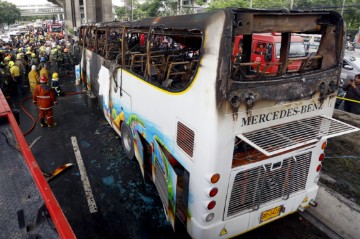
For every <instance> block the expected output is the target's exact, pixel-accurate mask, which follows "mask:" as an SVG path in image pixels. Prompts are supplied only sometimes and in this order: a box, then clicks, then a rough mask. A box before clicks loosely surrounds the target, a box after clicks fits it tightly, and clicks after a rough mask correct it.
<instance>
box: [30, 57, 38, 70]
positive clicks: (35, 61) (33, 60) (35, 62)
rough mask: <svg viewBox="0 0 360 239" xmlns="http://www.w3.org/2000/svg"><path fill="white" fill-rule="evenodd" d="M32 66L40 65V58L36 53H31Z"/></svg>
mask: <svg viewBox="0 0 360 239" xmlns="http://www.w3.org/2000/svg"><path fill="white" fill-rule="evenodd" d="M29 64H30V66H34V65H35V66H36V68H38V67H39V58H37V56H36V54H35V53H31V60H30V62H29Z"/></svg>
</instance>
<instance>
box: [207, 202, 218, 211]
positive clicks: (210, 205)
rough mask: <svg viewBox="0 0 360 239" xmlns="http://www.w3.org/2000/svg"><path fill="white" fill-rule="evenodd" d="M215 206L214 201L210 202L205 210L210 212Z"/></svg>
mask: <svg viewBox="0 0 360 239" xmlns="http://www.w3.org/2000/svg"><path fill="white" fill-rule="evenodd" d="M215 205H216V202H215V201H211V202H209V204H208V206H207V209H209V210H211V209H213V208H214V207H215Z"/></svg>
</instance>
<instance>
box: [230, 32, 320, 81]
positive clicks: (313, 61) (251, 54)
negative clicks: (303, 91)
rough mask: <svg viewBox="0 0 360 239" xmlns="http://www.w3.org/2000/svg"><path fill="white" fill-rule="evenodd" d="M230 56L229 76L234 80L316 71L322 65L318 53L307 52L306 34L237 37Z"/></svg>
mask: <svg viewBox="0 0 360 239" xmlns="http://www.w3.org/2000/svg"><path fill="white" fill-rule="evenodd" d="M320 36H321V35H320ZM318 38H321V37H318ZM317 40H318V39H317ZM244 42H245V45H244ZM318 45H319V44H317V46H318ZM282 46H283V47H282ZM282 49H283V50H282ZM316 49H317V48H316ZM281 51H283V57H281ZM233 53H234V54H233V67H232V76H233V79H235V80H246V79H254V78H263V77H274V76H282V75H286V74H290V73H303V72H306V71H309V70H318V69H320V68H321V64H322V55H321V54H317V51H311V52H309V46H308V37H307V35H306V34H302V35H299V34H295V33H256V34H251V35H237V36H236V37H235V40H234V50H233Z"/></svg>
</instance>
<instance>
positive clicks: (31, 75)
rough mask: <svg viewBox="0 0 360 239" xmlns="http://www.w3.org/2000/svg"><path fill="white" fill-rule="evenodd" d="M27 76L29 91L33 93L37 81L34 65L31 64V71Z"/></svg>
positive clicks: (37, 75)
mask: <svg viewBox="0 0 360 239" xmlns="http://www.w3.org/2000/svg"><path fill="white" fill-rule="evenodd" d="M28 77H29V85H30V92H31V93H33V92H34V90H35V88H36V86H37V85H38V83H39V74H38V72H37V71H36V66H35V65H32V66H31V71H30V72H29V74H28Z"/></svg>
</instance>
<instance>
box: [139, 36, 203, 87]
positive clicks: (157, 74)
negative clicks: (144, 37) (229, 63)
mask: <svg viewBox="0 0 360 239" xmlns="http://www.w3.org/2000/svg"><path fill="white" fill-rule="evenodd" d="M201 44H202V36H201V32H199V31H188V30H176V29H171V30H164V29H156V30H154V31H153V33H152V34H151V37H150V49H149V58H148V59H147V67H146V74H145V75H146V78H147V79H148V80H149V81H150V82H152V83H153V84H155V85H157V86H159V87H161V88H164V89H167V90H170V91H182V90H184V89H185V88H186V87H187V86H189V84H190V83H191V82H192V80H193V78H194V77H195V73H196V70H197V66H198V64H199V59H200V48H201Z"/></svg>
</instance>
